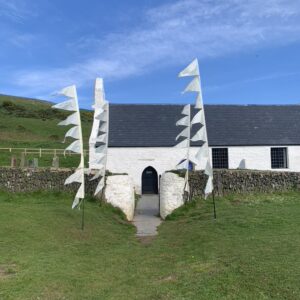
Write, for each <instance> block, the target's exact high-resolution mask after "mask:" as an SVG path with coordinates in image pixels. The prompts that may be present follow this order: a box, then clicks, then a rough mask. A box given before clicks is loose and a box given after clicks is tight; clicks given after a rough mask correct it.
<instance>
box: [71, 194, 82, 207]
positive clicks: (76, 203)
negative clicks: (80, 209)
mask: <svg viewBox="0 0 300 300" xmlns="http://www.w3.org/2000/svg"><path fill="white" fill-rule="evenodd" d="M79 202H80V199H79V198H77V197H75V199H74V201H73V204H72V209H74V208H75V207H76V206H77V205H78V204H79Z"/></svg>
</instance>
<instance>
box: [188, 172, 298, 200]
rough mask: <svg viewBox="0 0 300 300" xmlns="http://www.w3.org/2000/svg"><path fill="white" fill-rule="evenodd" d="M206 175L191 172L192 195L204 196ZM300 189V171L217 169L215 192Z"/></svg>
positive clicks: (220, 193)
mask: <svg viewBox="0 0 300 300" xmlns="http://www.w3.org/2000/svg"><path fill="white" fill-rule="evenodd" d="M205 182H206V176H205V175H204V174H203V172H201V171H195V172H191V173H190V187H191V193H192V196H203V190H204V186H205ZM299 189H300V173H298V172H297V173H296V172H276V171H252V170H215V171H214V190H215V194H216V195H219V196H222V195H226V194H234V193H238V194H247V193H256V192H262V193H268V192H275V191H288V190H299Z"/></svg>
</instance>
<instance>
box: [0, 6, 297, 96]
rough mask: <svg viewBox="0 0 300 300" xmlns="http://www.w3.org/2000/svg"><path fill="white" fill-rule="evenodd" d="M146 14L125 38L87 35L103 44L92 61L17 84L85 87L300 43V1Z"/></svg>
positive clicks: (30, 74) (23, 75) (28, 75)
mask: <svg viewBox="0 0 300 300" xmlns="http://www.w3.org/2000/svg"><path fill="white" fill-rule="evenodd" d="M0 1H1V0H0ZM0 3H1V2H0ZM142 13H143V14H144V22H143V24H140V27H135V29H132V30H129V31H128V32H126V33H125V34H124V32H123V33H122V34H108V35H107V36H106V37H104V38H99V39H97V37H93V38H92V40H91V37H86V43H87V44H88V43H90V42H92V43H93V45H98V50H97V51H96V52H95V51H94V52H93V53H91V54H90V55H91V57H90V58H89V59H87V60H85V61H82V62H79V63H76V64H73V65H69V66H64V67H61V68H52V69H44V70H23V71H20V72H17V73H16V74H15V76H14V78H13V80H14V82H15V83H16V85H17V86H19V87H22V88H26V89H30V90H31V91H35V92H38V93H44V92H45V91H51V90H54V89H57V88H58V87H61V86H63V85H65V84H70V83H74V82H75V83H76V84H77V85H79V86H84V85H86V84H87V82H88V81H89V80H92V79H93V78H94V77H95V76H99V75H100V76H103V77H105V78H106V79H108V80H117V79H122V78H126V77H129V76H134V75H137V74H142V73H146V72H150V71H153V70H154V69H160V68H163V67H164V66H167V65H178V64H181V65H182V64H185V63H187V62H188V61H189V60H191V59H192V58H194V57H195V56H197V57H198V58H199V59H200V60H203V59H207V58H212V57H218V56H223V55H228V54H231V53H234V52H238V51H246V50H245V49H247V51H248V50H249V49H255V48H258V47H265V46H270V45H281V44H288V43H291V42H294V41H297V40H299V39H300V2H299V0H264V1H261V0H252V1H249V0H227V1H224V0H214V1H213V0H203V1H199V0H182V1H177V2H170V3H169V4H164V5H161V6H158V7H155V8H153V9H150V10H148V11H145V12H142ZM137 28H138V29H137ZM81 43H83V44H84V43H85V40H84V39H83V38H81Z"/></svg>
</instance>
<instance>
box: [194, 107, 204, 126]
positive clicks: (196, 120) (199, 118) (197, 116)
mask: <svg viewBox="0 0 300 300" xmlns="http://www.w3.org/2000/svg"><path fill="white" fill-rule="evenodd" d="M198 123H199V124H202V125H204V113H203V110H199V111H198V112H197V113H196V114H195V116H194V118H193V119H192V122H191V124H192V125H194V124H198Z"/></svg>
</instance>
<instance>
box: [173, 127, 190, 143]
mask: <svg viewBox="0 0 300 300" xmlns="http://www.w3.org/2000/svg"><path fill="white" fill-rule="evenodd" d="M189 130H190V127H187V128H185V129H183V130H182V131H181V132H180V133H179V134H178V135H177V136H176V141H177V140H178V139H179V138H180V137H181V136H182V137H186V138H187V137H188V136H189Z"/></svg>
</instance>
